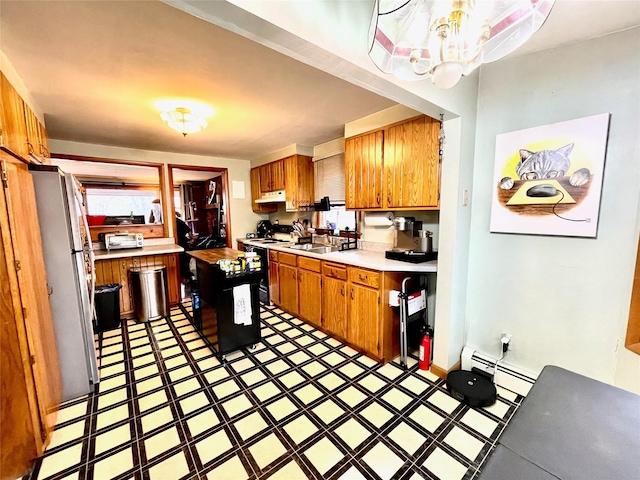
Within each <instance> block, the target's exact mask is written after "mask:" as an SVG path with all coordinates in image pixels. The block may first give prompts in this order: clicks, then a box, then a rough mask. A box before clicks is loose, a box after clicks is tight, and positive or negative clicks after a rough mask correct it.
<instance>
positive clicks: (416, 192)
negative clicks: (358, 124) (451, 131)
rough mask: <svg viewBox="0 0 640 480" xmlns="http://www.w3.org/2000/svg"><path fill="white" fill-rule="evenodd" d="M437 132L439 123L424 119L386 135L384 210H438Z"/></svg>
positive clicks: (392, 130)
mask: <svg viewBox="0 0 640 480" xmlns="http://www.w3.org/2000/svg"><path fill="white" fill-rule="evenodd" d="M439 130H440V124H439V122H438V121H437V120H434V119H432V118H429V117H426V116H425V117H421V118H418V119H416V120H412V121H409V122H404V123H401V124H399V125H394V126H392V127H389V128H388V129H387V130H386V131H385V137H384V178H385V191H386V195H385V198H384V208H389V209H390V208H410V207H421V208H438V206H439V194H440V163H439V154H438V153H439V149H440V146H439V142H438V131H439Z"/></svg>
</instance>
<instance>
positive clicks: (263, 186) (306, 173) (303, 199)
mask: <svg viewBox="0 0 640 480" xmlns="http://www.w3.org/2000/svg"><path fill="white" fill-rule="evenodd" d="M276 190H284V191H285V195H286V210H287V212H296V211H298V210H301V209H303V208H304V207H308V206H311V205H313V202H314V184H313V160H312V158H311V157H307V156H305V155H292V156H290V157H287V158H283V159H282V160H276V161H275V162H270V163H267V164H265V165H261V166H259V167H255V168H252V169H251V197H252V199H253V203H252V205H253V211H254V212H257V213H273V212H277V211H278V205H277V204H275V203H267V204H260V203H256V199H258V198H260V196H261V195H262V194H263V193H265V192H272V191H276Z"/></svg>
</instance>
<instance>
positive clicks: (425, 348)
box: [419, 334, 431, 370]
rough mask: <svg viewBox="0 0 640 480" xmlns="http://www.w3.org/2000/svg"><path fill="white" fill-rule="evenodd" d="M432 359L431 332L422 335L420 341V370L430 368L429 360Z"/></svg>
mask: <svg viewBox="0 0 640 480" xmlns="http://www.w3.org/2000/svg"><path fill="white" fill-rule="evenodd" d="M430 361H431V338H429V334H425V336H424V337H422V343H420V363H419V366H420V370H429V362H430Z"/></svg>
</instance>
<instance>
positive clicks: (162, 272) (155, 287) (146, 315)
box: [129, 265, 169, 322]
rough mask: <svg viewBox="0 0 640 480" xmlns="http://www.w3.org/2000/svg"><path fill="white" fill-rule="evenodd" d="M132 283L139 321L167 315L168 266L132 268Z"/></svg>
mask: <svg viewBox="0 0 640 480" xmlns="http://www.w3.org/2000/svg"><path fill="white" fill-rule="evenodd" d="M129 272H131V283H132V287H133V302H134V304H135V306H136V319H137V320H138V322H148V321H149V320H157V319H159V318H163V317H166V316H167V315H168V312H169V306H168V304H167V298H168V295H167V267H165V266H164V265H160V266H156V267H142V268H132V269H131V270H129Z"/></svg>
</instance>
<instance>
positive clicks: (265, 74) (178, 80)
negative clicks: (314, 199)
mask: <svg viewBox="0 0 640 480" xmlns="http://www.w3.org/2000/svg"><path fill="white" fill-rule="evenodd" d="M354 1H355V0H354ZM363 1H364V2H365V3H369V4H371V7H372V8H373V0H363ZM273 3H274V5H277V4H278V2H275V1H274V2H273ZM639 18H640V1H638V0H609V1H595V0H557V2H556V5H555V7H554V9H553V11H552V13H551V15H550V18H549V19H548V21H547V22H546V23H545V25H544V26H543V27H542V29H541V30H540V31H539V32H538V33H537V34H536V35H534V37H533V38H532V39H531V40H530V42H529V43H527V44H526V45H525V46H524V47H523V48H522V49H521V50H520V51H518V54H522V53H525V52H530V51H535V50H542V49H546V48H551V47H553V46H556V45H560V44H565V43H571V42H577V41H581V40H585V39H587V38H593V37H597V36H600V35H604V34H607V33H610V32H614V31H618V30H621V29H625V28H629V27H632V26H635V25H638V23H639V22H638V19H639ZM0 29H1V32H2V36H1V37H0V50H2V51H3V52H4V54H5V55H6V57H7V58H8V59H9V61H10V62H11V63H12V64H13V67H14V68H15V70H16V72H17V73H18V75H19V76H20V77H21V78H22V80H23V82H24V84H25V85H26V87H27V88H28V89H29V92H30V93H31V95H32V97H33V98H34V100H35V102H36V103H37V105H38V106H39V108H40V109H42V111H43V112H44V113H45V120H46V125H47V129H48V131H49V134H50V136H51V137H52V138H55V139H60V140H72V141H78V142H86V143H97V144H104V145H115V146H123V147H130V148H139V149H147V150H158V151H168V152H180V153H192V154H201V155H208V156H218V157H227V158H238V159H255V158H257V157H260V156H263V155H266V154H268V153H271V152H274V151H276V150H279V149H281V148H284V147H286V146H289V145H292V144H300V145H307V146H314V145H317V144H320V143H323V142H326V141H329V140H332V139H334V138H337V137H340V136H342V134H343V127H344V124H345V123H348V122H350V121H353V120H355V119H358V118H361V117H364V116H366V115H368V114H371V113H373V112H376V111H379V110H382V109H384V108H387V107H389V106H391V105H393V104H394V103H393V102H391V101H390V100H388V99H385V98H383V97H381V96H378V95H376V94H374V93H371V92H368V91H366V90H364V89H362V88H360V87H357V86H355V85H353V84H350V83H348V82H345V81H343V80H341V79H338V78H336V77H334V76H331V75H329V74H327V73H324V72H321V71H319V70H317V69H314V68H312V67H310V66H307V65H305V64H303V63H300V62H298V61H296V60H293V59H292V58H290V57H287V56H284V55H282V54H280V53H277V52H275V51H273V50H271V49H269V48H266V47H264V46H261V45H259V44H258V43H255V42H253V41H251V40H248V39H246V38H244V37H241V36H239V35H236V34H234V33H231V32H230V31H227V30H225V29H222V28H220V27H217V26H214V25H212V24H210V23H207V22H205V21H204V20H200V19H198V18H196V17H194V16H191V15H189V14H187V13H184V12H182V11H180V10H177V9H175V8H173V7H171V6H169V5H167V4H164V3H161V2H159V1H126V2H122V1H115V2H112V1H70V2H67V1H57V0H56V1H46V0H45V1H38V2H29V1H5V0H2V1H0ZM463 81H464V79H463ZM163 98H188V99H193V100H199V101H203V102H206V103H207V104H209V105H210V106H212V107H213V108H214V109H215V110H216V111H217V113H216V115H215V116H214V117H212V118H210V119H209V127H208V128H206V129H205V130H204V131H202V132H199V133H196V134H193V135H189V136H187V137H186V138H183V137H182V135H180V134H179V133H177V132H174V131H173V130H170V129H169V128H168V127H167V126H166V125H165V124H164V123H163V122H162V121H161V120H160V117H159V112H158V111H157V110H156V109H155V108H154V106H153V103H154V102H155V101H156V100H159V99H163Z"/></svg>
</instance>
